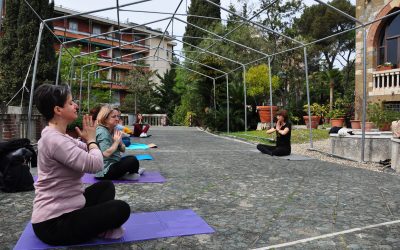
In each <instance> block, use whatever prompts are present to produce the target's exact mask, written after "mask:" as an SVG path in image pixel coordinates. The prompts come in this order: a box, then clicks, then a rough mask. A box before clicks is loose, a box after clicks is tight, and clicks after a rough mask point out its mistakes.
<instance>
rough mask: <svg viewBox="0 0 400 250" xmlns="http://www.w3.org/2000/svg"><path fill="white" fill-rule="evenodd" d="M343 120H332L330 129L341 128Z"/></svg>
mask: <svg viewBox="0 0 400 250" xmlns="http://www.w3.org/2000/svg"><path fill="white" fill-rule="evenodd" d="M343 123H344V118H332V119H331V126H332V127H343Z"/></svg>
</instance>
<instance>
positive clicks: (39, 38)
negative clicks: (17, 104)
mask: <svg viewBox="0 0 400 250" xmlns="http://www.w3.org/2000/svg"><path fill="white" fill-rule="evenodd" d="M43 27H44V23H43V22H41V23H40V26H39V34H38V40H37V45H36V56H35V63H34V65H33V73H32V84H31V93H30V96H29V108H28V131H27V132H28V134H27V137H28V138H29V139H30V140H31V141H32V140H33V135H32V105H33V93H34V91H35V83H36V73H37V66H38V62H39V52H40V44H41V42H42V33H43Z"/></svg>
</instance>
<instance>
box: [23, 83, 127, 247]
mask: <svg viewBox="0 0 400 250" xmlns="http://www.w3.org/2000/svg"><path fill="white" fill-rule="evenodd" d="M34 98H35V104H36V107H37V109H38V110H39V112H40V113H41V114H42V115H43V116H44V118H45V119H46V121H47V122H48V125H47V126H46V127H45V128H44V129H43V131H42V134H41V138H40V140H39V141H38V179H37V181H36V183H35V189H36V191H35V199H34V201H33V212H32V220H31V221H32V227H33V231H34V233H35V234H36V236H37V237H38V238H39V239H40V240H42V241H43V242H45V243H47V244H50V245H72V244H79V243H83V242H85V241H88V240H90V239H92V238H95V237H104V238H108V239H117V238H120V237H122V236H123V234H124V230H123V229H122V227H121V225H122V224H123V223H125V221H127V220H128V218H129V216H130V207H129V205H128V204H127V203H126V202H124V201H120V200H115V199H114V198H115V187H114V185H113V183H112V182H111V181H100V182H98V183H95V184H93V185H91V186H88V187H86V188H84V186H83V184H82V181H81V178H82V176H83V175H84V173H96V172H98V171H101V170H102V169H103V155H102V153H101V151H100V150H99V148H98V146H97V144H96V123H95V122H94V121H93V120H92V117H91V116H88V115H85V116H84V117H83V121H82V123H83V128H82V130H80V129H79V128H75V129H76V131H77V132H78V134H79V136H80V137H81V138H83V139H85V140H86V143H83V142H81V141H79V140H77V139H74V138H72V137H70V136H69V135H67V134H66V129H67V125H68V124H70V123H72V122H73V121H74V120H75V119H77V118H78V113H77V109H78V105H77V104H76V103H75V102H74V101H73V100H72V96H71V91H70V89H69V88H68V86H63V85H60V86H55V85H50V84H43V85H41V86H39V87H38V88H37V89H36V91H35V95H34Z"/></svg>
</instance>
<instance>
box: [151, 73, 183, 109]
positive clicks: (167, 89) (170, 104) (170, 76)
mask: <svg viewBox="0 0 400 250" xmlns="http://www.w3.org/2000/svg"><path fill="white" fill-rule="evenodd" d="M157 77H158V78H159V79H160V80H161V84H160V85H157V86H156V94H155V95H156V97H157V98H158V99H159V106H160V111H161V112H164V113H166V114H167V116H168V117H172V114H173V112H174V109H175V106H177V104H178V103H179V95H178V94H177V93H176V92H175V91H174V86H175V77H176V71H175V67H172V68H171V70H167V72H165V74H164V76H160V75H159V74H157Z"/></svg>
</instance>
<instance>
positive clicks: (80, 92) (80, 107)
mask: <svg viewBox="0 0 400 250" xmlns="http://www.w3.org/2000/svg"><path fill="white" fill-rule="evenodd" d="M84 67H85V66H82V67H81V82H80V84H79V114H81V111H82V84H83V68H84Z"/></svg>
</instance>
